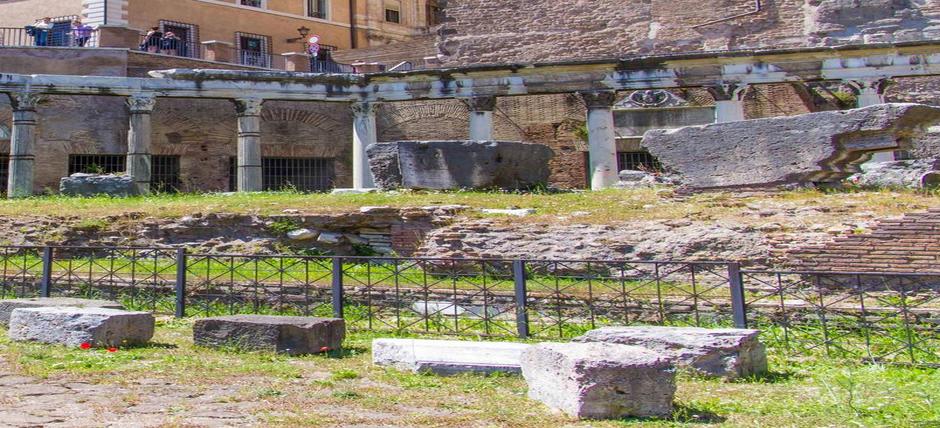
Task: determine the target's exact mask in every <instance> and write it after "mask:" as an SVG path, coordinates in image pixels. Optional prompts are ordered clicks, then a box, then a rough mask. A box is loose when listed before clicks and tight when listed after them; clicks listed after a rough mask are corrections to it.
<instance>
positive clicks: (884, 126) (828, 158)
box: [642, 104, 940, 189]
mask: <svg viewBox="0 0 940 428" xmlns="http://www.w3.org/2000/svg"><path fill="white" fill-rule="evenodd" d="M938 121H940V109H938V108H935V107H930V106H927V105H920V104H880V105H875V106H871V107H865V108H860V109H854V110H845V111H826V112H819V113H809V114H803V115H798V116H789V117H775V118H767V119H755V120H747V121H737V122H727V123H716V124H711V125H704V126H689V127H685V128H679V129H674V130H652V131H648V132H647V133H646V134H645V135H644V136H643V142H642V145H643V147H645V148H646V149H647V150H649V151H650V153H652V154H653V155H654V156H656V157H657V158H658V159H659V160H660V162H662V164H663V166H664V167H666V168H667V169H669V170H671V171H674V172H676V173H677V174H678V175H679V176H680V179H681V180H682V183H683V185H685V186H688V187H690V188H695V189H709V188H727V187H767V186H779V185H791V184H814V183H838V182H839V181H842V180H843V179H845V178H847V177H848V176H850V175H851V174H853V173H855V172H858V171H859V166H860V165H861V164H862V163H864V162H866V161H868V160H869V159H870V158H871V156H872V154H873V153H875V152H882V151H892V150H903V149H906V148H909V147H910V140H911V139H912V138H914V137H917V136H919V135H922V134H924V133H926V128H927V127H928V126H930V125H932V124H935V123H937V122H938Z"/></svg>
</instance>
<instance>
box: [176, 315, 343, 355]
mask: <svg viewBox="0 0 940 428" xmlns="http://www.w3.org/2000/svg"><path fill="white" fill-rule="evenodd" d="M345 336H346V324H345V322H344V321H343V320H342V319H338V318H313V317H289V316H270V315H233V316H225V317H214V318H203V319H200V320H197V321H196V323H195V325H193V341H194V342H195V343H196V344H197V345H200V346H207V347H227V346H231V347H236V348H239V349H243V350H250V351H270V352H279V353H284V354H289V355H304V354H316V353H319V352H323V351H324V350H330V351H333V350H337V349H340V347H342V345H343V338H345Z"/></svg>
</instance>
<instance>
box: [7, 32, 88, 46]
mask: <svg viewBox="0 0 940 428" xmlns="http://www.w3.org/2000/svg"><path fill="white" fill-rule="evenodd" d="M85 34H86V35H85V36H83V35H82V33H74V32H72V30H71V29H53V30H32V31H30V30H27V29H25V28H18V27H0V46H9V47H13V46H40V47H97V46H98V30H90V31H88V32H87V33H85Z"/></svg>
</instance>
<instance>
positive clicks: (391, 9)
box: [385, 4, 401, 25]
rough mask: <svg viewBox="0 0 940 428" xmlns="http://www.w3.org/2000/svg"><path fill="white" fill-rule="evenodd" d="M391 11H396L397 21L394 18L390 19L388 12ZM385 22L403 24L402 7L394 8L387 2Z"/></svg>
mask: <svg viewBox="0 0 940 428" xmlns="http://www.w3.org/2000/svg"><path fill="white" fill-rule="evenodd" d="M389 12H395V17H396V20H395V21H392V20H390V19H388V17H389V15H388V13H389ZM385 22H388V23H391V24H399V25H401V8H398V9H396V8H394V7H389V5H387V4H386V5H385Z"/></svg>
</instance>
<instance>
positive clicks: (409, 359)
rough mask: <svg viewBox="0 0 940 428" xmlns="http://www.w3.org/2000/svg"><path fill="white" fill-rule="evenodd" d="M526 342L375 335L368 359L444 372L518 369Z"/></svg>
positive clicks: (506, 371)
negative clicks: (425, 338)
mask: <svg viewBox="0 0 940 428" xmlns="http://www.w3.org/2000/svg"><path fill="white" fill-rule="evenodd" d="M529 346H531V345H527V344H524V343H510V342H471V341H462V340H417V339H375V340H373V341H372V362H373V363H374V364H375V365H379V366H387V367H394V368H397V369H399V370H410V371H413V372H416V373H419V372H430V373H434V374H437V375H444V376H447V375H454V374H458V373H486V374H489V373H495V372H501V373H519V372H520V371H521V369H520V363H519V359H520V358H521V356H522V351H524V350H526V349H528V348H529Z"/></svg>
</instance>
